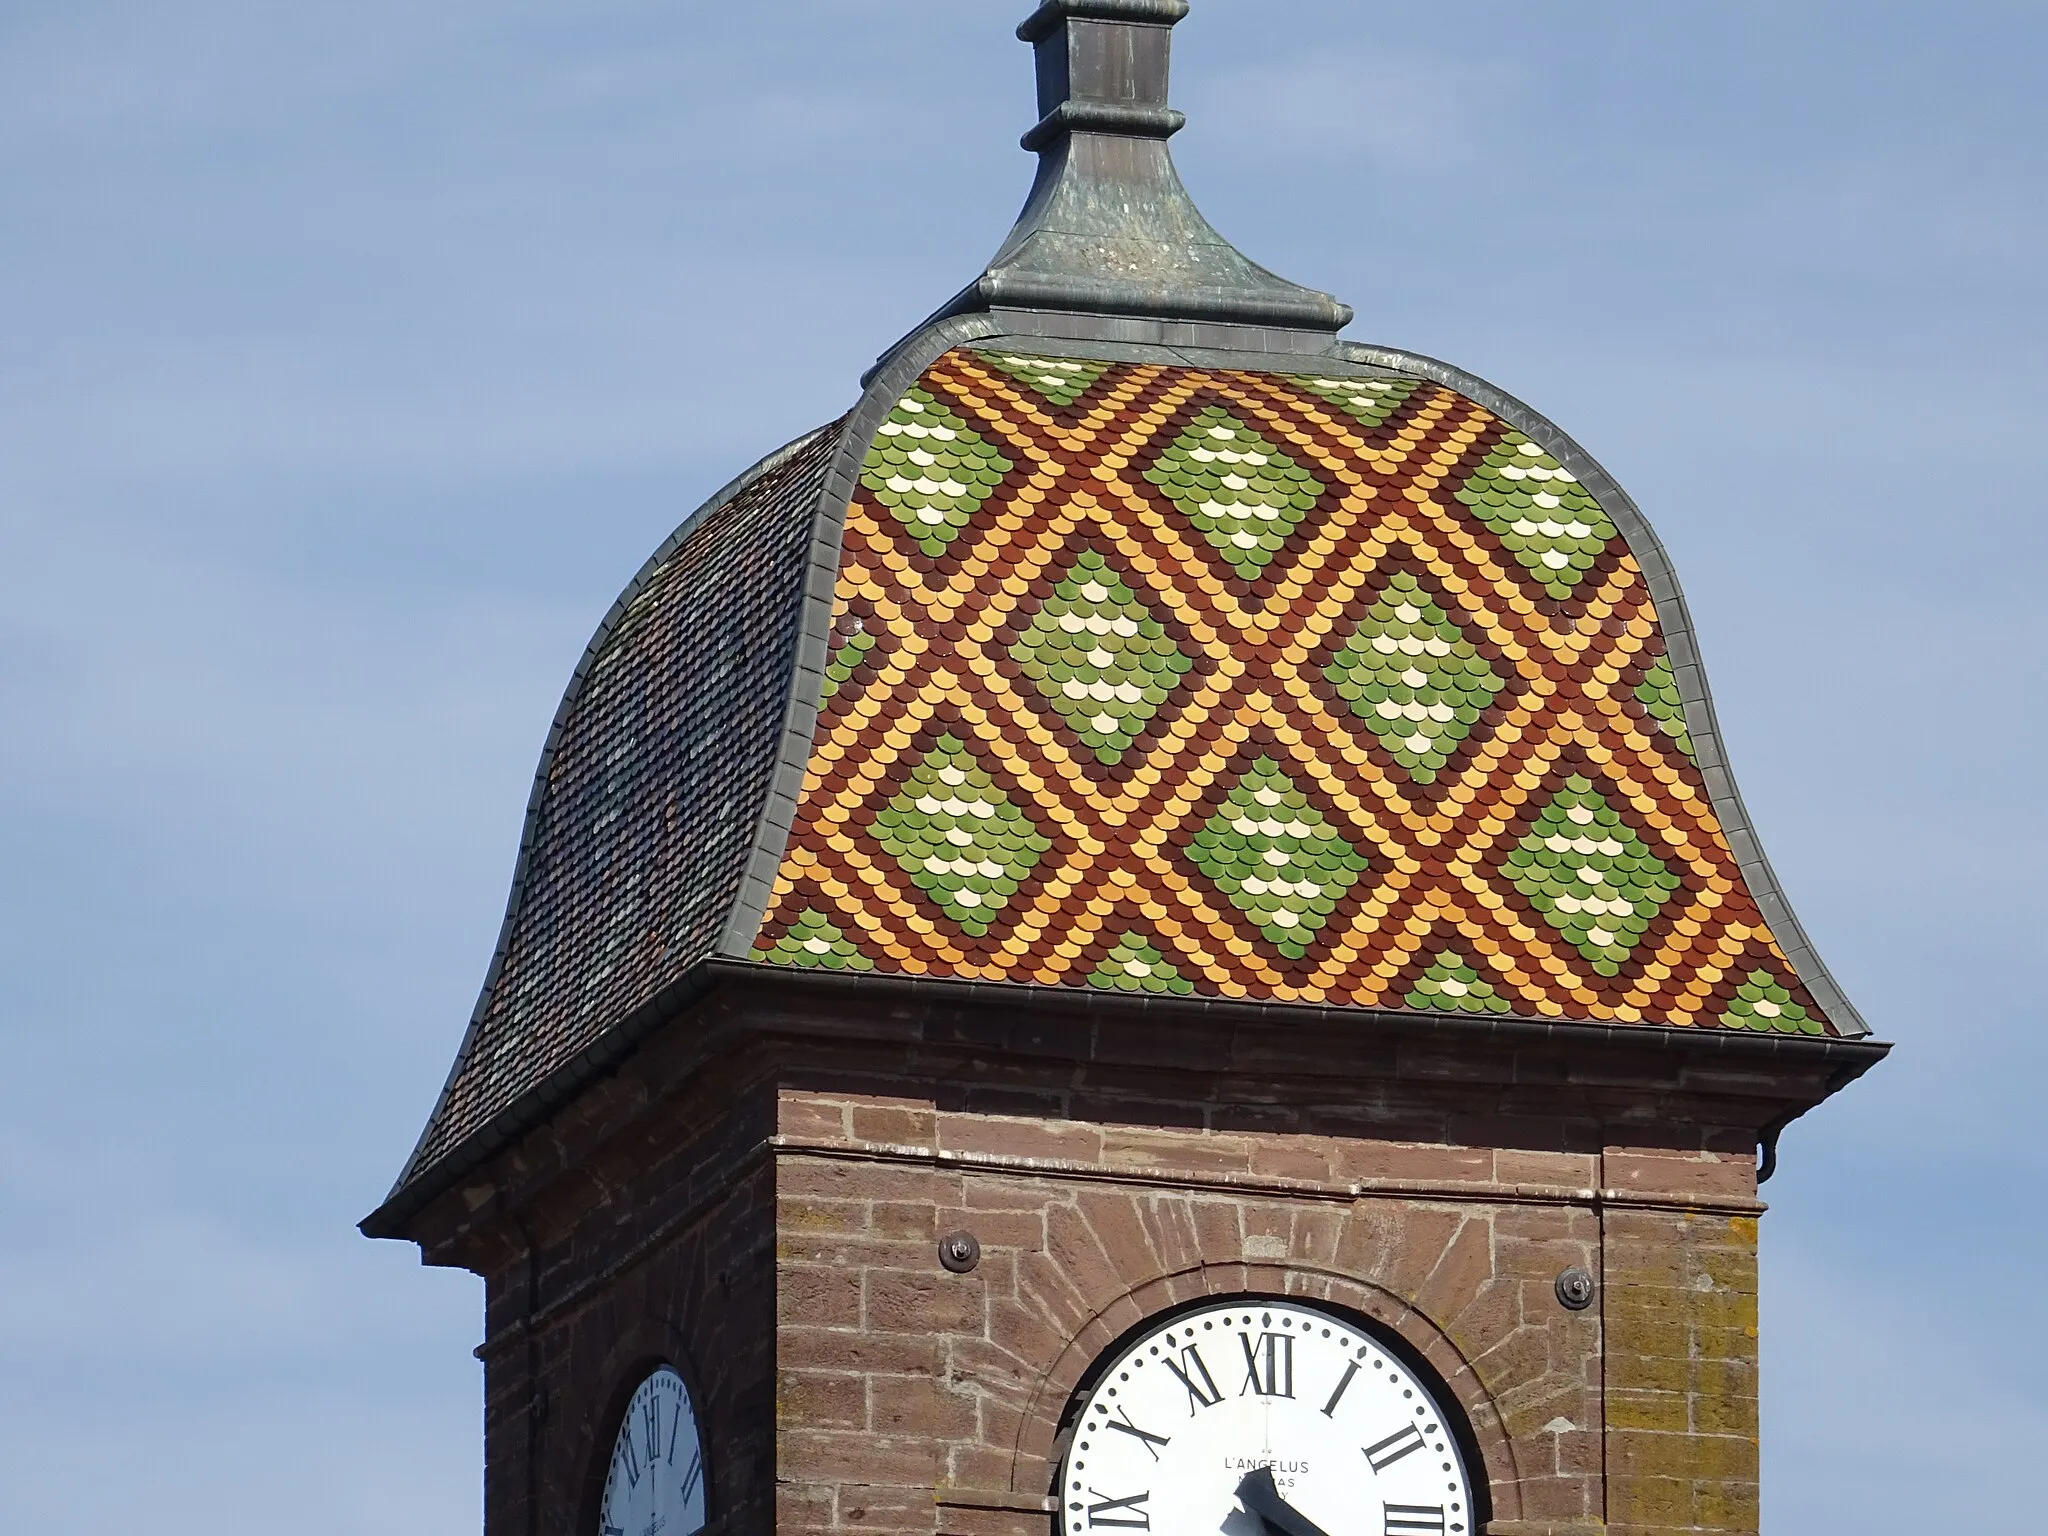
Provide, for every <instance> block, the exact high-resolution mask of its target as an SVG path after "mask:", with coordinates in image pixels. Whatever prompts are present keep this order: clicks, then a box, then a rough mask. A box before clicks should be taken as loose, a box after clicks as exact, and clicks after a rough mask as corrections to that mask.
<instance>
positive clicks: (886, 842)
mask: <svg viewBox="0 0 2048 1536" xmlns="http://www.w3.org/2000/svg"><path fill="white" fill-rule="evenodd" d="M869 830H870V832H871V834H872V835H873V837H874V839H875V841H876V842H878V843H879V844H881V846H882V847H884V848H886V849H887V850H888V851H889V852H890V853H891V854H892V855H894V856H895V859H896V862H897V863H898V864H900V865H901V866H902V867H903V872H904V873H905V874H907V875H908V876H910V878H911V880H912V881H913V882H914V883H915V884H916V885H917V887H918V889H920V890H922V891H923V892H924V893H925V894H926V895H928V896H930V897H931V898H932V900H933V901H935V902H937V903H938V905H939V906H940V907H941V908H942V909H943V910H944V911H945V914H946V915H947V916H948V917H950V918H952V919H953V921H954V922H956V923H958V924H959V925H960V927H961V928H962V929H963V930H964V931H966V932H968V933H971V934H983V933H986V932H988V928H989V924H990V923H992V922H993V921H995V917H996V914H997V913H998V912H1000V911H1001V910H1002V907H1003V904H1004V903H1005V902H1007V901H1008V900H1009V899H1010V897H1011V896H1012V895H1013V894H1014V893H1015V892H1016V889H1017V887H1018V886H1020V885H1022V884H1023V883H1024V878H1025V876H1027V875H1029V874H1030V873H1031V869H1032V866H1033V865H1035V864H1037V862H1038V860H1039V857H1040V856H1041V855H1042V854H1043V853H1044V852H1045V851H1046V849H1047V848H1049V847H1051V846H1052V845H1051V844H1050V843H1048V842H1047V841H1046V840H1045V839H1044V838H1043V837H1041V836H1040V835H1039V833H1038V829H1037V828H1036V827H1034V826H1032V824H1031V822H1030V821H1029V820H1028V819H1027V818H1026V817H1025V815H1024V813H1023V812H1022V811H1020V810H1018V809H1017V805H1016V802H1014V801H1013V800H1011V799H1010V797H1009V796H1008V795H1007V794H1005V793H1004V792H1003V790H1002V788H1001V787H1000V786H999V785H998V784H997V783H996V781H995V780H994V779H992V778H990V777H989V774H988V770H987V769H985V768H983V767H982V766H981V764H980V763H978V762H976V761H975V758H974V754H973V753H971V752H969V751H968V750H967V746H966V744H965V743H964V742H962V741H961V740H960V738H959V737H957V736H950V735H948V736H941V737H940V738H939V739H938V742H937V743H936V744H935V745H934V746H933V748H932V750H931V751H930V752H928V753H926V754H925V756H924V758H923V760H922V761H920V762H919V763H918V764H917V765H916V766H915V767H914V768H912V769H911V770H910V781H909V782H908V783H907V784H905V785H904V786H903V788H902V789H900V790H898V791H897V792H896V794H895V796H894V797H893V798H891V799H890V801H889V803H888V804H887V805H885V806H883V807H882V809H881V811H880V812H878V813H877V815H876V816H875V820H874V824H873V826H872V827H871V828H870V829H869Z"/></svg>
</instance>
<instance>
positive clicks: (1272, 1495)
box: [1237, 1467, 1328, 1536]
mask: <svg viewBox="0 0 2048 1536" xmlns="http://www.w3.org/2000/svg"><path fill="white" fill-rule="evenodd" d="M1237 1501H1238V1503H1240V1504H1242V1505H1243V1506H1244V1507H1245V1508H1246V1509H1248V1510H1250V1511H1251V1512H1252V1513H1253V1514H1255V1515H1257V1516H1258V1517H1259V1518H1260V1519H1261V1520H1263V1521H1265V1522H1266V1526H1267V1528H1268V1529H1269V1530H1272V1531H1275V1532H1277V1533H1278V1536H1328V1533H1327V1532H1325V1531H1324V1530H1323V1528H1322V1527H1321V1526H1319V1525H1317V1524H1316V1523H1315V1521H1313V1520H1311V1519H1309V1517H1308V1516H1307V1515H1304V1514H1303V1513H1302V1512H1301V1511H1300V1510H1298V1509H1296V1508H1295V1507H1294V1506H1293V1505H1292V1504H1290V1503H1288V1502H1287V1501H1286V1500H1285V1499H1283V1498H1281V1497H1280V1490H1279V1489H1278V1488H1277V1487H1276V1486H1274V1483H1273V1469H1272V1468H1271V1467H1260V1468H1259V1469H1258V1470H1257V1471H1255V1472H1247V1473H1245V1475H1244V1479H1243V1481H1241V1482H1240V1483H1239V1484H1238V1485H1237Z"/></svg>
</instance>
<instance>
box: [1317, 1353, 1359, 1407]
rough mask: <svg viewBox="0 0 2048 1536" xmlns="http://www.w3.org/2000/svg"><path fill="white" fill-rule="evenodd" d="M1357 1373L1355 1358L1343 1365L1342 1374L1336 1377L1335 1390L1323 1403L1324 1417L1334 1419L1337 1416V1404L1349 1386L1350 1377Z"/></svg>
mask: <svg viewBox="0 0 2048 1536" xmlns="http://www.w3.org/2000/svg"><path fill="white" fill-rule="evenodd" d="M1357 1374H1358V1362H1357V1361H1356V1360H1354V1361H1352V1362H1351V1363H1350V1364H1349V1365H1347V1366H1345V1367H1344V1374H1343V1375H1342V1376H1340V1377H1338V1378H1337V1390H1336V1391H1334V1392H1332V1393H1331V1394H1330V1400H1329V1401H1328V1402H1327V1403H1325V1404H1323V1417H1324V1418H1326V1419H1334V1418H1335V1417H1336V1416H1337V1404H1338V1403H1340V1402H1342V1401H1343V1398H1344V1393H1345V1391H1346V1390H1347V1389H1348V1388H1349V1387H1350V1386H1351V1378H1352V1377H1354V1376H1356V1375H1357Z"/></svg>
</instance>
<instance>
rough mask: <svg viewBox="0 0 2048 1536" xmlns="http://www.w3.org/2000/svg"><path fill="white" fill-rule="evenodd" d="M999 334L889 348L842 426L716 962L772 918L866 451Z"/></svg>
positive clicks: (967, 323) (978, 331) (944, 329)
mask: <svg viewBox="0 0 2048 1536" xmlns="http://www.w3.org/2000/svg"><path fill="white" fill-rule="evenodd" d="M994 329H995V327H994V326H993V324H992V323H991V322H990V321H989V320H988V319H987V318H986V317H985V316H979V315H961V316H954V317H952V318H950V319H946V320H941V321H939V322H937V323H936V324H932V325H927V326H925V327H924V328H923V329H922V330H920V331H918V332H916V333H914V334H913V335H911V336H910V337H908V338H906V339H905V340H904V341H903V342H901V343H899V344H898V345H897V346H896V347H894V348H892V349H890V353H889V356H888V358H887V359H886V360H885V361H884V362H883V363H881V364H878V365H877V366H876V367H875V368H874V369H873V370H871V371H870V372H869V373H868V375H867V376H866V378H865V379H864V380H863V381H862V392H861V397H860V402H859V403H858V404H857V405H855V406H854V408H853V410H852V411H851V412H850V413H849V414H848V415H847V417H846V418H845V426H844V429H843V431H842V434H841V436H840V439H839V451H838V453H837V454H836V455H835V457H834V459H833V462H832V467H831V468H830V469H829V470H827V471H826V473H825V489H824V492H823V494H822V495H821V496H820V498H819V501H818V508H817V511H816V512H815V513H814V514H813V517H812V522H811V558H810V567H809V570H808V571H807V572H806V574H805V577H804V605H803V619H802V629H801V632H800V634H799V637H798V640H797V646H796V658H795V665H794V667H793V669H792V672H791V676H790V684H789V692H788V695H787V699H788V702H787V704H786V706H785V708H784V713H783V725H782V749H781V753H780V755H779V756H778V757H777V759H776V765H775V771H774V773H773V775H772V776H771V779H770V787H769V791H768V803H767V805H766V806H764V807H763V809H762V812H761V815H760V817H759V818H758V819H757V820H756V822H755V824H754V845H753V848H752V850H751V851H750V852H749V854H748V855H747V863H746V869H745V873H744V874H743V875H742V876H741V878H740V887H739V891H738V893H737V894H736V895H735V896H734V898H733V904H732V907H731V909H730V911H729V912H728V914H727V916H726V925H725V932H724V934H723V935H722V936H721V937H720V939H719V941H718V943H717V945H716V946H714V947H713V950H712V953H713V954H715V955H723V956H727V957H730V958H744V957H745V956H747V955H749V954H751V953H752V952H753V940H754V936H755V934H756V933H758V932H759V931H760V927H761V919H762V918H763V917H764V916H765V915H766V914H767V911H768V902H769V900H770V898H771V897H772V896H773V895H774V891H775V876H776V874H777V872H778V871H779V870H780V869H781V868H782V855H783V853H784V851H785V850H786V849H787V848H788V846H789V834H790V829H791V828H792V827H794V826H795V825H796V813H797V802H798V800H799V798H800V797H801V795H802V792H803V780H804V770H805V769H806V768H807V767H808V766H809V764H810V760H811V747H812V743H813V740H814V738H815V737H816V735H817V731H818V704H819V700H820V696H821V693H822V691H823V687H824V680H825V669H824V664H823V662H822V660H819V662H818V665H817V666H815V667H806V666H805V665H804V664H803V663H804V658H805V657H806V656H810V657H813V658H822V656H823V655H824V653H825V651H826V649H827V647H828V646H829V644H830V637H831V630H832V601H833V595H834V593H835V592H836V591H837V590H838V586H839V561H840V544H841V540H842V539H843V538H844V536H845V532H846V512H847V508H848V507H849V506H850V505H851V504H852V502H853V493H854V490H855V488H856V487H857V486H858V485H859V484H860V471H861V466H862V464H864V463H865V462H866V460H867V453H868V445H869V444H870V443H871V442H872V441H873V440H874V437H875V434H876V433H877V432H879V431H880V430H881V426H882V423H883V422H884V421H886V420H887V419H888V416H889V412H890V411H891V410H893V409H894V408H895V405H896V402H897V401H898V400H900V399H901V398H902V397H903V393H904V391H906V390H907V389H909V388H910V386H911V385H912V384H914V383H916V382H917V380H918V378H919V377H920V376H921V375H922V374H923V373H924V371H925V369H926V368H928V367H930V366H931V365H932V363H934V362H935V361H937V360H938V359H939V358H941V357H943V356H945V354H946V353H948V352H950V351H952V350H953V348H955V347H957V346H960V345H961V344H963V343H965V342H972V341H979V340H982V339H985V338H986V337H987V336H988V334H989V333H990V332H992V331H993V330H994Z"/></svg>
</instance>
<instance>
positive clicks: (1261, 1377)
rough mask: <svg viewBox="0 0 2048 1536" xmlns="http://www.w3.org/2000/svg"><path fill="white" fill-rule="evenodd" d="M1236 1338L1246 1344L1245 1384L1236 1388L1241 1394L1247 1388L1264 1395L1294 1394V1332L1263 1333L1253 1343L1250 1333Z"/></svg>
mask: <svg viewBox="0 0 2048 1536" xmlns="http://www.w3.org/2000/svg"><path fill="white" fill-rule="evenodd" d="M1237 1342H1238V1343H1240V1344H1242V1345H1243V1346H1244V1385H1243V1386H1241V1387H1239V1388H1238V1389H1237V1395H1238V1396H1239V1397H1243V1396H1244V1395H1245V1393H1247V1392H1256V1393H1258V1394H1259V1396H1261V1397H1292V1396H1294V1335H1293V1334H1291V1333H1262V1334H1260V1335H1259V1342H1258V1343H1257V1344H1253V1343H1252V1336H1251V1335H1250V1334H1248V1333H1240V1334H1239V1335H1238V1336H1237Z"/></svg>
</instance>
